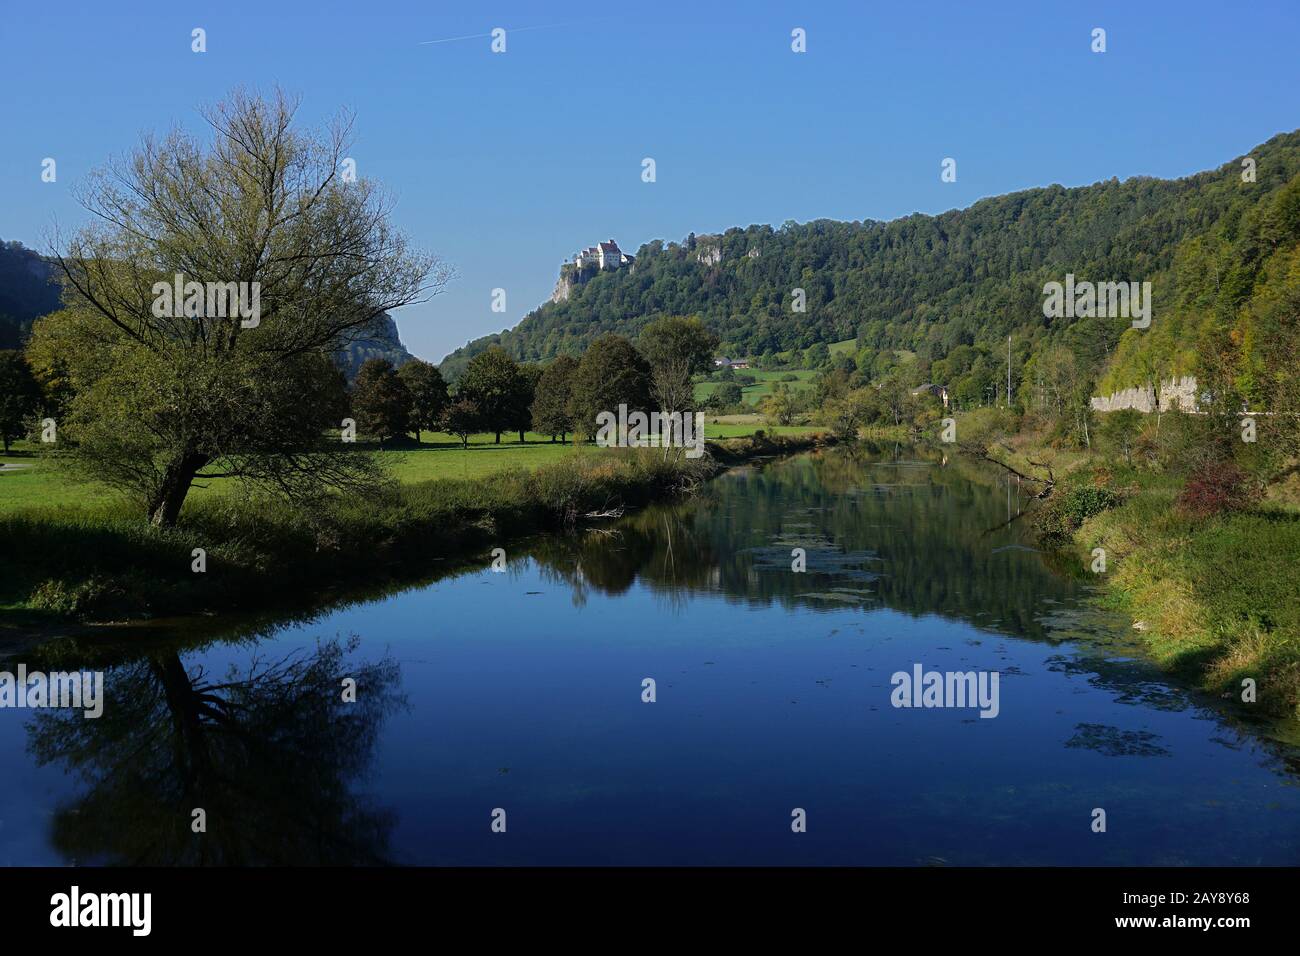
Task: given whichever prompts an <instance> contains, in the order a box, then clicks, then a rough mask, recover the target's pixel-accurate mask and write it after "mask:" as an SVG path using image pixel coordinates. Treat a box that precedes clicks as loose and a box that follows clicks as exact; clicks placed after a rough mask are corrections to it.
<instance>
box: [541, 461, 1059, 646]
mask: <svg viewBox="0 0 1300 956" xmlns="http://www.w3.org/2000/svg"><path fill="white" fill-rule="evenodd" d="M1027 499H1028V495H1027V494H1021V493H1019V492H1018V490H1017V489H1016V487H1015V480H1014V479H1011V483H1010V484H1009V485H1008V483H1007V481H1006V480H1005V479H1004V477H1003V476H1002V475H1000V474H997V473H996V472H993V471H991V470H989V469H987V468H984V467H980V466H975V465H972V464H971V463H969V462H966V461H964V460H961V459H957V458H944V457H943V456H942V455H939V454H929V453H926V452H918V451H917V450H913V449H907V450H906V451H904V452H902V453H901V454H898V455H895V454H892V453H886V452H882V451H880V450H874V449H867V448H854V449H843V448H841V449H832V450H828V451H824V452H820V453H817V454H812V455H805V456H801V457H799V458H796V459H791V460H787V461H778V462H771V463H767V464H762V465H756V466H750V467H746V468H740V469H737V470H735V471H733V472H731V473H729V474H727V475H725V476H723V477H722V478H720V479H718V480H716V481H714V482H713V483H712V484H711V485H710V486H709V487H708V489H707V490H706V491H705V493H704V494H703V495H701V496H700V497H698V498H695V499H692V500H690V501H687V502H683V503H677V504H673V505H665V506H659V507H653V508H650V509H648V510H646V511H644V512H640V513H638V514H636V515H633V516H631V517H629V518H627V519H626V520H624V521H622V522H620V523H619V524H617V525H616V526H614V527H613V528H612V529H607V530H603V531H601V532H596V533H591V534H586V535H578V536H571V537H566V538H548V539H546V540H544V541H541V542H539V543H537V545H536V547H535V548H534V549H533V550H532V551H531V556H532V557H533V558H534V559H536V560H537V561H538V562H539V563H540V564H541V565H542V567H543V569H544V571H545V572H546V573H548V574H550V575H552V576H553V579H554V580H557V581H561V582H565V583H567V584H569V585H570V586H572V587H573V588H574V589H575V595H579V596H580V595H581V594H582V593H583V592H584V591H585V589H587V588H595V589H597V590H599V591H602V592H605V593H608V594H618V593H621V592H623V591H625V590H627V589H628V588H629V587H631V586H632V584H633V583H634V582H636V581H638V580H639V581H640V582H641V583H642V584H644V585H646V586H648V587H650V588H652V589H654V590H656V591H661V592H676V591H678V590H679V589H685V590H690V591H711V592H719V593H721V594H723V595H725V596H727V597H728V598H732V599H737V600H741V601H745V602H751V603H760V604H768V603H772V602H779V603H781V604H782V605H785V606H804V607H814V608H823V609H825V608H832V607H834V608H843V607H846V606H848V607H852V606H857V607H861V608H862V609H863V610H868V611H869V610H872V609H875V608H879V607H887V608H891V609H894V610H897V611H902V612H905V613H908V614H915V615H921V614H940V615H943V616H946V617H955V618H960V619H962V620H966V621H970V622H971V623H974V624H977V625H979V626H981V627H988V628H990V629H996V630H999V631H1003V632H1006V633H1010V634H1015V635H1020V636H1026V637H1033V638H1047V637H1049V636H1050V634H1051V630H1050V628H1049V627H1047V626H1046V625H1045V624H1044V622H1043V621H1042V620H1041V619H1040V618H1041V611H1042V608H1043V606H1044V604H1045V603H1050V602H1053V601H1058V602H1059V601H1069V600H1071V599H1072V598H1073V597H1074V596H1075V594H1076V593H1077V591H1078V585H1077V584H1075V583H1074V582H1073V581H1071V580H1069V579H1067V578H1064V577H1062V576H1060V575H1057V574H1054V573H1053V572H1052V570H1051V569H1050V568H1049V567H1048V566H1047V564H1046V563H1045V558H1044V556H1043V555H1040V554H1038V553H1036V552H1034V551H1032V550H1030V549H1028V548H1025V547H1022V546H1020V545H1021V544H1022V538H1021V536H1020V535H1021V532H1020V531H1019V528H1018V526H1017V525H1016V524H1015V523H1013V524H1012V525H1010V526H1009V527H1005V528H1000V529H999V530H996V531H992V532H990V531H989V530H988V529H990V528H998V526H999V525H1002V524H1004V523H1005V522H1006V521H1007V518H1008V516H1009V515H1010V516H1011V517H1014V516H1015V515H1016V514H1017V513H1018V509H1019V507H1020V506H1021V504H1022V503H1023V502H1024V501H1026V500H1027ZM1008 545H1016V547H1008ZM795 548H803V549H804V550H805V552H806V555H807V569H806V571H804V572H803V573H794V572H792V571H791V561H792V550H793V549H795Z"/></svg>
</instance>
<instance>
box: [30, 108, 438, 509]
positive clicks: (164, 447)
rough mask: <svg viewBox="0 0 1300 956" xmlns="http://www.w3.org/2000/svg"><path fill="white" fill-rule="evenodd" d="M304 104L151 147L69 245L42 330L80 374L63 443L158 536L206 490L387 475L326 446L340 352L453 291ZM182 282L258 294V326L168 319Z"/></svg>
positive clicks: (215, 111)
mask: <svg viewBox="0 0 1300 956" xmlns="http://www.w3.org/2000/svg"><path fill="white" fill-rule="evenodd" d="M297 108H298V104H297V102H296V101H295V100H292V99H290V98H287V97H286V96H285V95H284V94H282V93H280V92H278V91H277V92H276V94H275V95H274V96H272V97H270V98H262V97H259V96H255V95H252V94H249V93H245V92H243V91H236V92H235V93H234V94H232V95H231V96H230V97H229V98H228V99H227V100H225V101H224V102H221V103H218V104H217V105H215V106H212V107H210V108H207V109H205V110H203V114H202V115H203V118H204V119H205V120H206V122H207V125H208V127H210V134H209V135H206V136H205V137H203V139H198V138H195V137H193V136H190V135H187V134H185V133H183V132H181V131H175V132H173V133H171V134H170V135H168V136H167V137H166V138H164V139H162V140H160V141H159V140H156V139H154V138H153V137H150V136H146V137H145V138H144V139H143V140H142V142H141V144H140V146H139V147H138V148H137V149H136V150H135V151H134V152H133V153H132V154H130V155H129V156H128V157H126V158H125V159H124V160H121V161H118V162H115V163H112V164H110V165H109V166H108V167H107V168H106V169H104V170H102V171H99V172H97V173H95V174H94V175H93V176H92V177H91V178H90V179H89V181H88V184H87V186H86V188H85V189H83V190H82V191H81V194H80V196H79V199H80V201H81V202H82V204H83V205H84V206H85V208H86V209H87V210H88V211H89V212H90V213H91V214H92V216H93V218H92V220H91V223H90V224H89V225H88V226H86V227H85V228H84V229H82V230H81V231H80V232H78V233H77V234H76V235H75V237H73V238H71V239H70V240H67V241H64V240H62V239H56V241H55V246H56V251H55V256H56V258H57V260H58V262H59V265H60V266H61V267H62V272H63V279H64V286H65V304H66V307H65V308H64V309H63V310H62V311H60V312H58V313H55V314H54V315H51V316H48V317H46V318H45V319H43V320H42V321H41V322H40V323H39V324H38V327H37V329H36V331H35V334H34V341H33V345H32V350H31V351H32V354H33V355H34V356H35V357H36V359H37V361H44V362H54V361H59V360H61V361H63V362H65V363H66V364H67V366H68V369H69V374H70V377H71V380H72V383H73V385H74V387H75V397H74V398H73V399H72V401H71V404H70V407H69V411H68V414H67V418H66V420H65V421H63V422H60V423H59V425H60V438H61V439H62V438H66V439H69V443H70V447H71V454H72V456H73V457H74V460H75V461H76V462H78V463H79V464H80V465H81V466H83V467H84V469H86V470H87V471H89V472H90V473H91V474H92V475H94V476H95V477H97V478H99V479H100V480H102V481H104V482H107V483H108V484H110V485H113V486H115V487H118V488H121V489H123V490H125V491H127V492H129V493H131V494H132V495H133V496H135V497H136V498H138V499H139V500H140V501H141V502H142V504H143V505H144V507H145V509H146V510H147V513H148V516H149V519H150V521H152V522H153V523H154V524H158V525H171V524H174V523H175V521H176V520H177V517H178V515H179V514H180V510H181V506H182V504H183V503H184V501H185V496H186V494H187V492H188V491H189V489H190V487H191V486H192V485H193V483H194V482H195V481H196V480H201V479H203V478H207V477H218V476H219V477H237V478H241V479H243V480H245V481H248V482H251V483H254V484H256V485H260V486H263V487H266V488H270V489H272V490H275V491H278V492H280V493H283V494H285V495H287V496H289V497H291V498H294V499H304V498H310V497H313V496H317V495H320V494H321V493H322V492H324V491H326V490H327V489H330V488H343V489H348V488H351V489H353V490H356V489H357V488H359V487H361V486H367V485H369V484H370V483H372V482H373V481H374V480H376V479H377V478H378V477H379V475H378V472H377V470H376V468H375V465H374V464H373V462H372V460H371V459H370V458H369V456H367V455H364V454H347V453H346V452H344V450H343V449H342V448H341V447H340V445H339V444H338V443H337V441H335V442H334V443H333V444H332V446H327V445H326V444H325V439H324V429H325V428H327V427H329V426H333V427H335V428H337V427H338V426H339V409H338V407H337V396H338V373H337V372H336V370H335V368H334V366H333V364H332V361H331V357H332V355H333V354H334V353H335V352H337V351H338V350H339V349H340V348H342V347H344V346H346V345H347V344H348V343H350V342H351V341H354V340H355V339H357V338H360V337H363V336H364V335H365V333H366V331H367V329H368V328H369V327H370V326H371V324H372V323H373V322H374V320H375V319H376V318H377V317H378V316H380V315H381V314H382V313H384V312H386V311H389V310H391V309H394V308H396V307H398V306H402V305H406V304H409V303H412V302H417V301H423V300H424V299H426V298H428V297H429V296H431V295H434V294H436V293H437V292H439V291H441V289H442V288H443V286H444V285H445V284H446V282H447V281H448V279H449V278H450V271H449V270H448V269H447V267H445V266H444V265H442V264H441V263H440V262H439V261H438V260H437V259H435V258H434V257H432V256H428V255H424V254H421V253H418V252H415V251H413V250H412V249H411V248H410V247H409V245H408V243H407V240H406V239H405V238H404V237H403V236H402V235H401V234H400V233H398V232H397V231H396V230H395V229H394V228H393V226H392V224H391V223H390V213H391V202H390V201H389V200H388V199H387V198H386V197H385V196H384V195H383V194H382V193H381V191H380V190H379V189H378V188H377V187H376V186H375V185H374V184H373V183H372V182H370V181H368V180H366V179H364V178H363V179H357V178H356V177H354V176H351V175H346V173H347V172H348V171H349V170H350V169H351V168H352V166H351V164H350V162H349V160H348V156H347V152H348V147H349V138H350V129H351V122H350V118H349V117H347V116H340V117H339V118H337V119H336V120H335V121H334V122H333V123H332V124H330V125H329V126H328V127H327V128H325V129H323V130H319V131H314V130H305V129H303V128H301V127H300V126H299V125H297V124H295V113H296V112H297ZM178 274H179V275H180V276H181V277H182V281H183V282H198V283H203V284H206V283H221V284H222V285H223V286H225V284H227V283H236V284H239V283H247V284H248V285H247V286H245V288H247V289H251V288H252V283H258V288H259V289H260V295H259V305H260V315H258V316H257V319H256V321H255V322H254V321H241V320H240V318H239V317H233V318H227V317H220V316H217V315H213V314H211V313H212V311H213V310H212V309H211V305H210V303H209V304H208V308H207V310H206V311H204V312H203V314H200V315H193V314H190V315H186V314H185V310H184V309H182V308H181V307H180V306H181V303H179V302H178V303H174V306H175V307H174V308H172V309H171V310H170V312H171V313H172V314H168V311H169V310H168V308H167V307H165V306H164V307H162V308H159V307H158V302H159V295H158V293H157V292H156V291H155V285H156V284H157V283H168V284H173V283H174V282H175V281H176V279H175V277H176V276H177V275H178ZM190 311H191V312H193V311H198V310H193V309H192V310H190ZM159 313H162V314H159Z"/></svg>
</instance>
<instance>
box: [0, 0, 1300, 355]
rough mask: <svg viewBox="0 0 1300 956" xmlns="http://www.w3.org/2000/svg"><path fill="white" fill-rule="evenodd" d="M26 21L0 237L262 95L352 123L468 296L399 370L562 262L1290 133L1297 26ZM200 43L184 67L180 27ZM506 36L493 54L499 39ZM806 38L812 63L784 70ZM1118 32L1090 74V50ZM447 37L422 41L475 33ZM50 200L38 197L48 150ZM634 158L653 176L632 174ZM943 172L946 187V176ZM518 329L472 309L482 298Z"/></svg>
mask: <svg viewBox="0 0 1300 956" xmlns="http://www.w3.org/2000/svg"><path fill="white" fill-rule="evenodd" d="M610 9H611V10H612V11H613V12H612V13H610V14H609V15H603V14H600V13H599V12H598V10H599V5H595V4H590V5H588V4H542V3H508V4H493V3H455V4H453V3H438V2H428V0H425V2H418V3H417V2H391V3H387V2H382V0H373V2H368V3H357V2H348V3H338V2H322V0H314V2H311V3H307V2H299V0H289V2H266V0H263V2H258V3H249V2H244V0H235V2H231V0H223V2H221V3H202V2H199V3H186V4H183V5H182V4H176V3H174V2H170V3H163V2H129V0H128V2H124V3H118V4H106V3H103V2H95V3H61V4H40V3H25V4H21V5H20V4H17V3H14V4H11V5H8V6H7V9H6V10H5V11H4V13H3V16H2V17H0V22H3V27H0V63H3V64H4V66H5V80H4V83H3V91H2V92H0V117H2V120H0V137H3V139H2V140H0V142H2V143H3V145H2V146H0V238H3V239H18V240H20V241H22V242H24V243H25V244H27V245H29V246H34V247H36V248H43V246H44V239H45V237H46V235H47V234H48V231H49V228H50V226H51V225H52V224H53V223H55V222H56V221H57V222H58V223H59V225H60V226H61V227H64V228H68V227H76V226H78V225H80V224H81V223H82V222H84V221H85V214H84V213H83V212H82V211H81V209H80V207H79V206H78V205H77V204H76V202H75V200H74V199H73V189H74V188H75V186H76V183H77V181H78V180H79V179H80V178H81V177H83V176H84V175H85V174H86V173H87V172H88V171H89V170H90V169H92V168H94V167H96V166H98V165H101V164H102V163H104V162H105V160H107V159H108V158H109V157H110V156H111V155H114V154H120V153H122V152H123V151H125V150H128V149H129V148H130V147H131V146H132V145H133V144H134V143H135V142H136V141H137V140H138V137H139V135H140V133H141V132H143V131H145V130H165V129H167V128H169V127H171V126H173V125H175V124H180V125H182V126H185V127H187V128H190V129H193V130H196V131H197V130H199V129H200V121H199V120H198V117H197V114H196V112H195V107H196V106H197V105H198V104H200V103H203V102H209V101H212V100H215V99H217V98H219V97H220V96H221V95H222V94H223V93H224V92H226V91H227V90H229V89H230V88H231V87H232V86H234V85H235V84H238V83H244V84H247V85H252V86H261V87H269V86H270V85H271V84H275V83H278V84H280V85H281V86H283V87H284V88H286V89H287V90H289V91H291V92H296V93H299V94H301V95H302V97H303V107H302V111H301V113H300V116H301V117H302V118H303V120H304V121H305V122H308V123H312V124H316V123H319V122H321V121H323V120H324V119H325V118H326V117H328V116H329V115H331V114H332V113H333V112H335V111H336V110H337V109H338V108H339V107H342V106H347V107H351V108H352V109H354V110H355V111H356V114H357V122H356V134H357V135H356V140H357V142H356V147H355V149H354V150H353V155H354V158H355V159H356V160H357V164H358V171H359V173H360V174H361V175H363V176H371V177H375V178H377V179H379V180H380V181H381V182H383V183H384V184H385V186H386V187H388V188H389V189H390V190H391V191H392V193H393V194H394V195H395V197H396V199H397V207H396V213H395V216H396V220H397V222H398V224H399V225H400V226H401V228H402V229H404V230H405V231H406V232H407V233H408V234H409V235H410V236H411V237H412V238H413V239H414V240H415V242H416V244H417V245H419V246H420V247H422V248H425V249H428V250H430V251H432V252H435V253H437V254H439V255H440V256H442V257H443V258H445V259H447V260H448V261H450V262H452V263H453V264H455V266H456V267H457V269H458V271H459V278H458V279H457V280H456V281H455V283H453V285H452V286H451V287H450V288H449V289H448V291H447V292H446V293H445V294H444V295H441V296H439V297H437V298H435V299H434V300H433V301H431V302H429V303H427V304H424V305H418V306H412V307H410V308H407V309H404V310H402V311H401V312H399V313H398V315H397V319H398V323H399V325H400V327H401V332H402V336H403V339H404V340H405V342H406V344H407V346H408V348H410V349H411V350H412V351H413V352H415V353H416V354H418V355H420V356H422V357H424V358H428V359H430V360H433V361H438V360H440V359H441V358H442V357H443V355H445V354H446V353H447V352H448V351H450V350H451V349H453V348H455V347H457V346H459V345H462V344H464V343H465V342H466V341H467V340H469V339H471V338H474V337H476V336H479V335H483V334H486V333H488V332H493V331H499V330H500V329H502V328H505V327H508V326H512V325H514V324H515V323H517V322H518V321H519V319H521V318H522V317H523V316H524V315H525V314H526V313H527V312H528V311H529V310H531V309H532V308H534V307H535V306H536V305H537V304H539V303H540V302H542V301H543V300H545V298H546V297H547V296H548V295H549V294H550V291H551V288H552V287H553V285H554V282H555V276H556V272H557V270H558V267H559V264H560V262H561V261H562V260H565V259H567V258H569V257H571V256H572V254H573V253H574V252H576V251H577V250H578V249H580V248H582V247H584V246H588V245H591V244H593V243H594V242H595V241H596V240H598V239H608V238H610V237H614V238H615V239H617V240H618V242H619V243H620V245H621V246H622V247H623V248H624V249H626V250H628V251H635V250H636V248H637V247H638V246H639V245H641V244H642V243H643V242H647V241H649V240H651V239H656V238H662V239H681V238H682V237H684V236H685V235H686V234H687V233H688V232H692V231H694V232H696V233H698V234H705V233H709V232H717V231H721V230H723V229H726V228H727V227H729V226H745V225H749V224H751V223H764V222H766V223H774V224H780V223H781V222H783V221H785V220H787V219H795V220H799V221H806V220H809V219H815V218H819V217H827V218H835V219H892V218H894V217H897V216H901V215H906V214H908V213H911V212H916V211H920V212H928V213H933V212H940V211H943V210H945V209H950V208H953V207H960V206H966V205H969V204H970V203H972V202H974V201H975V200H977V199H979V198H981V197H983V196H989V195H996V194H999V193H1004V192H1010V191H1014V190H1017V189H1023V188H1027V187H1031V186H1039V185H1045V184H1049V183H1053V182H1058V183H1063V184H1065V185H1082V184H1086V183H1091V182H1095V181H1097V180H1100V179H1108V178H1110V177H1111V176H1118V177H1120V178H1121V179H1122V178H1125V177H1128V176H1134V175H1155V176H1179V175H1185V174H1188V173H1192V172H1196V171H1199V170H1201V169H1206V168H1210V167H1213V166H1217V165H1219V164H1220V163H1222V162H1225V161H1227V160H1229V159H1231V158H1233V157H1236V156H1238V155H1241V154H1243V153H1244V152H1246V151H1247V150H1248V149H1249V148H1250V147H1252V146H1254V145H1255V144H1257V143H1260V142H1262V141H1264V140H1266V139H1268V138H1269V137H1270V136H1272V135H1273V134H1275V133H1277V132H1280V131H1283V130H1291V129H1294V128H1296V127H1297V126H1300V96H1298V95H1297V94H1300V82H1298V81H1300V57H1297V56H1296V50H1297V48H1298V47H1300V42H1298V41H1300V29H1298V28H1300V4H1296V3H1294V2H1293V0H1291V2H1271V0H1265V2H1261V3H1252V4H1249V5H1240V6H1236V5H1228V4H1222V3H1202V2H1196V0H1184V2H1177V3H1174V2H1158V3H1132V2H1126V3H1082V2H1077V3H1067V2H1059V3H1058V2H1050V0H1036V2H1026V3H970V2H965V3H961V2H954V3H945V2H933V0H930V2H925V3H901V4H900V3H875V2H864V0H857V2H851V3H816V4H814V3H768V2H760V0H752V2H738V3H731V2H722V3H709V4H705V3H699V2H694V3H678V2H656V3H653V4H628V3H624V4H614V5H611V6H610ZM194 27H202V28H204V29H205V30H206V31H207V43H208V52H206V53H203V54H196V53H192V52H191V50H190V31H191V30H192V29H193V28H194ZM494 27H502V28H505V29H506V30H507V31H508V32H507V51H506V53H504V54H493V53H492V52H491V50H490V42H491V41H490V39H489V38H488V36H486V34H488V33H489V32H490V31H491V30H492V29H493V28H494ZM795 27H802V28H804V29H805V30H806V31H807V46H808V52H807V53H805V54H795V53H793V52H792V51H791V49H790V32H791V30H792V29H793V28H795ZM1094 27H1103V28H1105V29H1106V31H1107V52H1105V53H1104V54H1094V53H1092V52H1091V50H1090V44H1091V31H1092V29H1093V28H1094ZM465 36H469V37H471V38H470V39H461V40H454V41H452V42H445V43H433V44H422V43H421V42H420V41H427V40H435V39H445V38H452V37H465ZM47 156H50V157H54V158H55V159H56V160H57V161H58V181H57V182H56V183H42V182H41V179H40V164H41V160H42V159H43V158H44V157H47ZM647 156H649V157H653V158H654V159H655V162H656V166H657V181H656V182H654V183H643V182H642V181H641V160H642V159H643V158H644V157H647ZM945 157H953V158H955V159H956V160H957V181H956V182H955V183H943V182H941V181H940V177H939V173H940V163H941V161H942V160H943V159H944V158H945ZM497 287H500V288H504V289H505V290H506V295H507V299H506V301H507V307H508V308H507V311H506V312H505V313H504V314H501V313H494V312H492V311H491V293H492V289H493V288H497Z"/></svg>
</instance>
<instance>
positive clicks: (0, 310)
mask: <svg viewBox="0 0 1300 956" xmlns="http://www.w3.org/2000/svg"><path fill="white" fill-rule="evenodd" d="M51 275H52V269H51V267H50V265H49V263H47V262H46V261H45V259H43V258H42V257H41V256H39V255H38V254H36V253H35V252H33V251H32V250H31V249H28V248H26V247H25V246H24V245H23V244H22V243H21V242H15V241H12V240H11V241H9V242H0V349H13V348H17V347H18V346H19V345H20V344H21V343H22V340H23V338H24V337H25V335H26V333H27V330H28V329H30V328H31V325H32V321H33V320H34V319H36V318H37V317H39V316H42V315H45V314H46V313H48V312H53V311H54V310H55V309H57V308H58V307H59V287H58V286H57V285H55V284H54V283H52V282H51V281H50V277H51Z"/></svg>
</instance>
